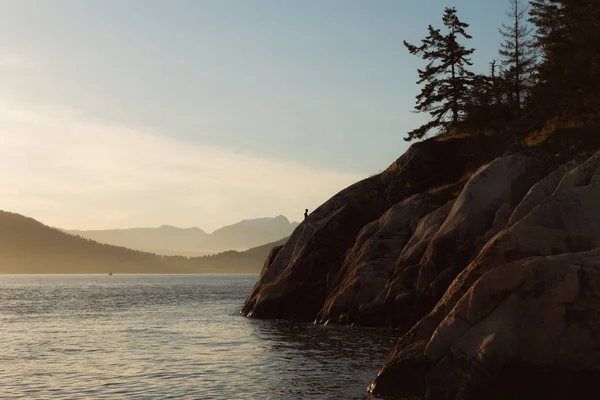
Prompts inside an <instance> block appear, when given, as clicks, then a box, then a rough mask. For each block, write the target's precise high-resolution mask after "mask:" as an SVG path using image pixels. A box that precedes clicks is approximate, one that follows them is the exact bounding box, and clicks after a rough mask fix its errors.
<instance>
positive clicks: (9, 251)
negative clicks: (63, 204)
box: [0, 211, 285, 274]
mask: <svg viewBox="0 0 600 400" xmlns="http://www.w3.org/2000/svg"><path fill="white" fill-rule="evenodd" d="M284 242H285V239H282V240H280V241H278V242H275V243H272V244H267V245H263V246H260V247H257V248H253V249H250V250H247V251H244V252H236V251H227V252H223V253H220V254H216V255H213V256H206V257H195V258H190V257H182V256H160V255H156V254H152V253H145V252H141V251H136V250H131V249H127V248H124V247H118V246H112V245H107V244H101V243H98V242H95V241H93V240H90V239H86V238H82V237H78V236H74V235H71V234H68V233H65V232H62V231H60V230H58V229H54V228H51V227H48V226H46V225H43V224H42V223H40V222H38V221H36V220H34V219H32V218H28V217H25V216H22V215H20V214H15V213H10V212H6V211H0V273H3V274H21V273H27V274H54V273H62V274H79V273H88V274H91V273H93V274H97V273H100V274H103V273H108V272H109V271H110V270H111V269H112V271H113V272H114V273H161V274H169V273H173V274H179V273H258V272H260V270H261V268H262V263H263V261H264V259H265V258H266V257H267V255H268V253H269V251H270V249H271V248H272V247H273V246H276V245H279V244H282V243H284Z"/></svg>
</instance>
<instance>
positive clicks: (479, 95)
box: [405, 0, 600, 141]
mask: <svg viewBox="0 0 600 400" xmlns="http://www.w3.org/2000/svg"><path fill="white" fill-rule="evenodd" d="M527 14H528V15H529V18H526V17H527ZM508 16H509V19H510V24H505V25H503V26H502V27H501V28H500V32H501V33H502V35H503V37H504V41H503V42H502V44H501V47H500V49H499V56H500V63H498V61H497V60H491V62H490V65H491V69H490V74H489V75H485V74H483V75H482V74H479V75H476V74H474V73H473V72H471V71H470V70H468V69H467V67H469V66H471V65H472V64H471V62H470V59H469V58H468V56H470V55H471V54H472V53H473V51H474V49H467V48H466V47H465V46H464V45H462V44H460V42H459V39H460V38H461V37H462V39H470V38H471V36H469V35H468V34H467V33H466V29H467V28H468V26H469V25H468V24H466V23H463V22H461V21H460V20H459V19H458V16H457V11H456V9H454V8H446V9H445V12H444V17H443V25H444V28H445V29H446V33H445V34H443V33H441V30H440V29H435V28H433V27H432V26H429V28H428V32H429V35H428V36H427V37H426V38H425V39H423V41H422V44H421V45H420V46H416V45H411V44H408V43H406V42H405V46H406V47H407V48H408V50H409V51H410V52H411V53H412V54H415V55H419V56H421V57H422V58H423V59H424V60H426V61H427V62H428V64H427V66H426V67H425V69H423V70H419V81H418V82H417V83H418V84H422V85H423V87H422V91H421V93H420V94H419V95H418V96H417V105H416V107H415V110H416V111H417V112H429V113H430V114H431V116H432V120H431V121H429V122H427V123H426V124H424V125H423V126H421V127H419V128H416V129H414V130H413V131H411V132H409V133H408V136H407V137H406V138H405V139H406V140H409V141H410V140H414V139H421V138H423V137H424V136H425V135H426V134H427V132H428V131H430V130H431V129H432V128H437V129H438V130H437V134H441V135H446V134H456V133H463V134H464V133H468V134H481V133H486V134H500V133H503V134H505V135H506V134H508V135H512V136H517V137H518V138H519V139H522V136H524V135H527V134H531V133H532V132H535V131H540V130H543V129H544V128H546V129H548V126H549V127H551V128H552V127H556V126H559V127H567V126H574V125H585V124H588V123H593V122H595V121H598V119H599V118H600V95H599V93H600V23H599V22H598V21H600V3H598V2H597V1H594V0H577V1H575V0H536V1H532V2H531V3H530V7H529V8H527V6H526V3H525V2H524V1H523V0H510V11H509V13H508Z"/></svg>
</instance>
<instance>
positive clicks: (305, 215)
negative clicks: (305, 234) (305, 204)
mask: <svg viewBox="0 0 600 400" xmlns="http://www.w3.org/2000/svg"><path fill="white" fill-rule="evenodd" d="M306 217H308V208H307V209H306V210H304V219H306Z"/></svg>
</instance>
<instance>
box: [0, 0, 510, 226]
mask: <svg viewBox="0 0 600 400" xmlns="http://www.w3.org/2000/svg"><path fill="white" fill-rule="evenodd" d="M507 5H508V0H507V1H495V0H494V1H491V0H487V1H485V0H484V1H482V0H456V1H454V2H446V1H438V0H390V1H384V0H362V1H353V0H313V1H311V0H294V1H291V0H271V1H267V0H252V1H251V0H239V1H234V0H210V1H209V0H161V1H158V0H156V1H155V0H101V1H100V0H96V1H93V0H35V1H34V0H0V170H1V174H0V209H4V210H8V211H13V212H19V213H22V214H25V215H28V216H31V217H34V218H36V219H39V220H41V221H42V222H44V223H46V224H49V225H53V226H59V227H63V228H80V229H101V228H110V227H119V228H126V227H133V226H158V225H161V224H171V225H177V226H183V227H188V226H200V227H201V228H203V229H207V230H212V229H215V228H218V227H220V226H222V225H225V224H229V223H233V222H236V221H238V220H240V219H243V218H256V217H263V216H276V215H278V214H283V215H286V216H287V217H288V218H290V219H291V220H300V219H301V218H302V214H303V211H304V208H309V209H311V210H312V209H314V208H315V207H317V206H318V205H320V204H321V203H323V202H324V201H326V200H327V199H328V198H329V197H330V196H331V195H333V194H335V193H336V192H338V191H339V190H341V189H343V188H344V187H346V186H348V185H349V184H350V183H353V182H355V181H357V180H359V179H361V178H364V177H366V176H368V175H370V174H373V173H376V172H379V171H380V170H382V169H384V168H386V167H387V166H388V165H389V164H390V163H391V162H392V161H393V160H394V159H396V158H397V157H398V156H400V155H401V154H402V153H403V152H404V151H405V150H406V148H407V144H406V143H405V142H404V141H403V140H402V138H403V136H404V135H405V133H406V132H407V131H408V130H410V129H412V128H414V127H415V126H417V125H418V124H419V123H420V122H422V121H423V118H424V116H420V115H415V114H414V113H412V112H411V110H412V107H413V105H414V96H415V95H416V94H417V93H418V91H419V88H418V87H417V86H416V84H415V81H416V78H417V76H416V68H417V67H419V66H422V63H421V62H419V60H418V59H415V58H414V57H413V56H411V55H410V54H408V52H407V51H406V50H405V48H404V47H403V46H402V40H403V39H406V40H408V41H410V42H414V43H418V41H419V40H420V38H422V37H423V36H424V35H425V34H426V28H427V25H428V24H433V25H434V26H439V25H440V24H441V15H442V12H443V8H444V7H445V6H456V7H457V9H458V13H459V16H460V17H461V18H462V19H463V20H464V21H465V22H467V23H469V24H471V28H470V30H469V32H470V33H471V34H472V35H473V36H474V39H473V40H472V41H471V43H472V45H473V46H474V47H476V48H477V51H476V53H475V56H474V57H473V58H474V61H475V62H476V63H477V68H478V70H487V68H488V66H487V64H488V62H489V61H491V60H492V59H493V58H496V57H497V48H498V45H499V42H500V37H499V34H498V32H497V27H498V26H499V25H500V24H501V22H503V21H504V20H505V19H506V18H505V10H506V8H507Z"/></svg>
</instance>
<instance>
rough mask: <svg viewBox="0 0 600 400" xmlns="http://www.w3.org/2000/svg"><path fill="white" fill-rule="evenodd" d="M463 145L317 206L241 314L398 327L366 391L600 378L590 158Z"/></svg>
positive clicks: (542, 384) (596, 165)
mask: <svg viewBox="0 0 600 400" xmlns="http://www.w3.org/2000/svg"><path fill="white" fill-rule="evenodd" d="M460 143H461V142H460V141H458V142H452V141H449V142H445V141H435V140H429V141H426V142H422V143H419V144H418V145H414V146H412V147H411V148H410V149H409V151H407V153H405V155H403V156H402V157H401V158H400V159H398V160H397V161H396V162H395V163H394V164H392V166H390V168H388V170H386V171H384V172H383V173H382V174H379V175H376V176H373V177H371V178H368V179H366V180H364V181H361V182H359V183H357V184H355V185H353V186H351V187H350V188H348V189H346V190H344V191H342V192H340V193H339V194H337V195H336V196H334V197H333V198H332V199H331V200H329V201H328V202H326V203H325V204H323V206H321V207H320V208H319V209H317V210H316V211H315V212H314V213H313V214H311V215H310V216H309V217H308V218H307V219H306V220H305V221H304V222H302V223H301V224H300V225H299V226H298V228H297V229H296V230H295V232H294V233H293V234H292V236H291V237H290V239H289V240H288V242H287V243H286V244H285V245H284V246H283V247H281V248H278V249H274V250H273V252H272V253H271V255H270V256H269V258H268V259H267V261H266V262H265V267H264V268H263V271H262V273H261V276H260V278H259V281H258V282H257V284H256V285H255V287H254V288H253V290H252V293H251V294H250V296H249V297H248V299H247V300H246V303H245V305H244V309H243V313H244V314H246V315H248V316H252V317H257V318H295V319H303V320H307V321H314V322H315V323H323V324H326V323H335V324H352V325H359V326H386V327H393V328H399V331H398V332H399V341H398V343H397V345H396V346H395V348H394V349H393V350H392V352H391V354H390V356H389V357H388V360H387V362H386V364H385V365H384V366H383V368H382V369H381V371H380V373H379V375H378V377H377V378H376V380H375V381H374V382H373V384H372V385H371V387H370V391H371V392H372V393H374V394H376V395H381V396H385V397H386V398H410V397H419V398H423V397H424V398H427V399H431V400H438V399H440V400H446V399H447V400H450V399H456V398H460V399H463V400H466V399H482V398H490V399H504V398H511V399H521V398H522V399H554V398H556V399H559V398H560V399H564V398H573V397H574V396H575V397H576V394H577V393H584V392H585V390H588V389H589V388H590V387H591V384H592V383H595V381H596V379H598V378H600V351H599V350H598V349H600V343H598V344H597V342H600V331H599V330H600V152H598V153H596V154H594V155H592V156H591V157H590V158H589V159H587V160H572V161H570V162H567V163H565V164H563V165H559V164H558V163H557V162H556V163H553V162H552V160H548V159H546V160H544V161H543V160H542V159H540V158H537V157H534V156H533V155H530V154H527V152H525V151H524V152H522V153H507V154H498V151H496V149H494V147H493V143H491V142H490V143H487V142H479V143H477V146H479V147H480V146H482V143H484V144H485V143H487V144H486V146H488V148H487V150H486V151H484V152H481V151H480V152H479V153H483V154H486V156H485V157H484V156H481V155H480V156H475V154H476V151H475V149H474V148H471V149H469V148H468V147H465V146H462V145H460ZM463 144H464V143H463ZM471 146H475V145H474V144H471ZM495 151H496V152H495ZM442 155H444V156H445V157H446V158H445V159H444V160H443V162H442V161H440V159H439V158H440V157H441V156H442ZM477 157H479V158H477ZM486 157H487V158H486ZM561 162H564V160H562V161H561ZM447 165H453V167H452V168H451V169H450V168H448V169H444V166H447ZM436 171H438V172H439V173H437V174H436ZM401 332H405V333H401Z"/></svg>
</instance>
